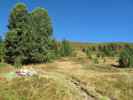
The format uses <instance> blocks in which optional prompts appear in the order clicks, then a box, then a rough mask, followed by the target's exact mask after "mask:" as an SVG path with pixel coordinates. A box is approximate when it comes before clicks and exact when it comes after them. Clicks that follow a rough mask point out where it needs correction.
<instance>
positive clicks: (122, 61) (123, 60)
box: [119, 48, 133, 67]
mask: <svg viewBox="0 0 133 100" xmlns="http://www.w3.org/2000/svg"><path fill="white" fill-rule="evenodd" d="M119 67H133V49H132V48H128V49H125V50H124V51H122V52H121V54H120V57H119Z"/></svg>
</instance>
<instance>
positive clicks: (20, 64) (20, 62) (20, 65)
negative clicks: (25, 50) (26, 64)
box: [14, 56, 22, 68]
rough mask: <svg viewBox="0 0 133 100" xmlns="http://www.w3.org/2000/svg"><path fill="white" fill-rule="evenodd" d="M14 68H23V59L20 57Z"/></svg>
mask: <svg viewBox="0 0 133 100" xmlns="http://www.w3.org/2000/svg"><path fill="white" fill-rule="evenodd" d="M14 66H15V67H16V68H21V67H22V57H20V56H19V57H16V58H15V62H14Z"/></svg>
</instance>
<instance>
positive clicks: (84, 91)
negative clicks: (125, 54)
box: [0, 44, 133, 100]
mask: <svg viewBox="0 0 133 100" xmlns="http://www.w3.org/2000/svg"><path fill="white" fill-rule="evenodd" d="M74 45H75V44H74ZM76 45H77V47H80V46H79V45H80V44H76ZM83 45H84V46H88V45H87V44H83ZM83 45H82V46H83ZM81 55H82V57H80V56H79V57H74V58H64V59H61V60H57V61H54V62H53V63H49V64H38V65H29V66H26V68H30V67H33V68H34V69H36V71H37V72H39V73H40V75H39V76H33V77H26V78H15V79H13V80H5V81H3V80H2V81H1V80H0V100H109V99H111V100H132V98H133V79H132V77H133V74H132V72H133V69H120V68H116V67H113V66H111V64H116V61H117V59H116V58H113V60H112V58H108V57H107V58H106V61H105V62H104V63H99V64H94V62H93V61H92V60H93V59H92V60H90V59H88V58H86V56H84V54H82V53H81ZM2 66H3V65H2ZM8 66H9V65H8ZM12 70H14V69H13V68H10V67H5V68H3V67H1V68H0V72H1V73H2V72H9V71H12Z"/></svg>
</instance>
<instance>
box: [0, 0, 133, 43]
mask: <svg viewBox="0 0 133 100" xmlns="http://www.w3.org/2000/svg"><path fill="white" fill-rule="evenodd" d="M17 2H23V3H25V4H26V5H27V7H28V9H29V11H31V10H32V9H34V8H36V7H38V6H39V7H44V8H46V9H47V10H48V12H49V16H50V17H51V19H52V25H53V28H54V37H55V38H56V39H58V40H62V39H68V40H71V41H79V42H116V41H118V42H133V0H0V13H1V15H0V35H1V36H4V34H5V32H6V31H8V29H7V24H8V17H9V14H10V11H11V8H12V7H13V6H14V5H15V4H16V3H17Z"/></svg>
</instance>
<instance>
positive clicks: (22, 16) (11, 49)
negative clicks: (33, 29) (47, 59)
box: [5, 3, 28, 63]
mask: <svg viewBox="0 0 133 100" xmlns="http://www.w3.org/2000/svg"><path fill="white" fill-rule="evenodd" d="M27 16H28V11H27V8H26V6H25V5H24V4H20V3H19V4H16V6H15V7H14V8H13V9H12V11H11V14H10V17H9V25H8V28H9V31H8V32H7V33H6V38H5V61H6V62H8V63H14V62H15V60H16V58H18V56H21V59H22V50H21V49H22V48H21V47H22V46H21V40H22V36H23V33H24V31H25V30H24V29H25V28H24V27H25V25H26V20H27Z"/></svg>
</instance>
